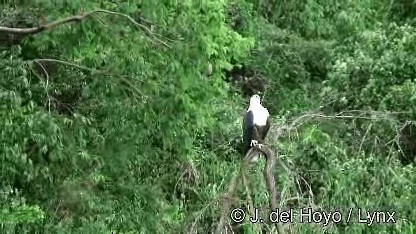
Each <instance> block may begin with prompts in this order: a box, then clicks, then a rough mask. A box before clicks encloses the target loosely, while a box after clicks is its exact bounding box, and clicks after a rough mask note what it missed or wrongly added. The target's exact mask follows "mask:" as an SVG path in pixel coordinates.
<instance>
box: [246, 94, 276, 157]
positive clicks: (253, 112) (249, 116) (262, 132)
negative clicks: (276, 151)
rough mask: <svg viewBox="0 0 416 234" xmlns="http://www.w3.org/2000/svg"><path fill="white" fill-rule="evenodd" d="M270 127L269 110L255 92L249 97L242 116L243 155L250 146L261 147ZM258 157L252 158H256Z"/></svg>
mask: <svg viewBox="0 0 416 234" xmlns="http://www.w3.org/2000/svg"><path fill="white" fill-rule="evenodd" d="M269 129H270V114H269V111H268V110H267V109H266V108H265V107H263V106H262V105H261V103H260V96H259V95H257V94H255V95H253V96H252V97H251V98H250V106H249V107H248V109H247V112H246V115H245V116H244V123H243V139H244V155H245V154H247V151H248V150H250V148H251V147H253V146H255V145H257V146H258V147H260V148H261V146H262V145H263V143H264V140H265V138H266V136H267V133H268V132H269ZM257 158H258V157H256V158H254V159H253V161H254V160H257Z"/></svg>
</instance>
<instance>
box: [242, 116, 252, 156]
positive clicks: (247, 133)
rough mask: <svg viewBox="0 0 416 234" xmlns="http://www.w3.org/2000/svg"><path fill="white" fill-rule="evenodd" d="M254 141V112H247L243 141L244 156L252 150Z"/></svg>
mask: <svg viewBox="0 0 416 234" xmlns="http://www.w3.org/2000/svg"><path fill="white" fill-rule="evenodd" d="M252 139H253V112H252V111H247V112H246V114H245V116H244V123H243V140H244V154H245V153H246V152H247V151H248V150H249V149H250V143H251V140H252Z"/></svg>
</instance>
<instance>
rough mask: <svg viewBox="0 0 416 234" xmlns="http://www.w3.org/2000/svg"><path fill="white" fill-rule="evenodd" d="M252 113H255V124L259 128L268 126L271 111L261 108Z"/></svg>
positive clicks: (254, 109)
mask: <svg viewBox="0 0 416 234" xmlns="http://www.w3.org/2000/svg"><path fill="white" fill-rule="evenodd" d="M251 111H252V112H253V124H255V125H258V126H263V125H266V123H267V119H268V118H269V111H268V110H267V109H266V108H264V107H262V106H259V107H255V108H252V109H251Z"/></svg>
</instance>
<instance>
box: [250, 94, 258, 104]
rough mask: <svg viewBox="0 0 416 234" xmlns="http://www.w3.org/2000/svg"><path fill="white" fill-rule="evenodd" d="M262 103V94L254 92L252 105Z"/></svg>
mask: <svg viewBox="0 0 416 234" xmlns="http://www.w3.org/2000/svg"><path fill="white" fill-rule="evenodd" d="M259 105H260V96H259V95H257V94H254V95H253V96H251V98H250V106H259Z"/></svg>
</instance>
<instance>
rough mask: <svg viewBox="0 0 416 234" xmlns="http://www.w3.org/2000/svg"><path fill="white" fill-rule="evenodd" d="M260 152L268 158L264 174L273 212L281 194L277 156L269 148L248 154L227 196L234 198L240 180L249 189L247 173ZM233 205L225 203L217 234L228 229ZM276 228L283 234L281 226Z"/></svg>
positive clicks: (231, 183) (256, 149)
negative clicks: (275, 171) (275, 168)
mask: <svg viewBox="0 0 416 234" xmlns="http://www.w3.org/2000/svg"><path fill="white" fill-rule="evenodd" d="M259 152H260V153H261V154H262V155H264V156H265V157H266V165H265V166H264V171H263V174H264V177H265V178H266V181H267V189H268V190H269V197H270V209H271V211H273V210H275V209H276V208H277V204H278V203H279V199H280V194H279V193H278V191H277V189H276V179H275V176H274V173H273V171H274V166H275V156H274V153H273V151H272V150H271V149H270V148H269V147H267V146H263V147H261V148H260V147H258V146H255V147H253V148H251V149H250V150H249V151H248V152H247V153H246V155H245V156H244V158H243V161H242V162H241V170H240V173H239V174H238V175H236V176H234V178H233V179H232V180H231V182H230V184H229V186H228V191H227V195H228V196H232V195H233V194H234V192H235V189H236V187H237V186H236V185H237V183H238V180H239V179H240V178H241V179H243V182H244V186H245V187H246V189H247V185H248V183H247V181H244V180H245V171H246V170H247V169H248V166H249V164H250V162H251V160H252V159H253V157H254V156H256V155H257V154H258V153H259ZM249 203H251V204H250V205H251V206H252V201H251V197H250V198H249ZM231 205H232V204H231V202H230V201H226V202H223V205H222V207H223V208H222V214H221V218H220V222H219V224H218V226H217V231H216V233H221V230H222V229H223V228H226V226H225V222H226V218H227V217H228V216H229V212H230V208H231ZM251 208H254V207H251ZM276 228H277V230H278V232H279V233H283V232H282V229H281V227H280V225H278V224H276ZM227 231H228V230H227Z"/></svg>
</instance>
